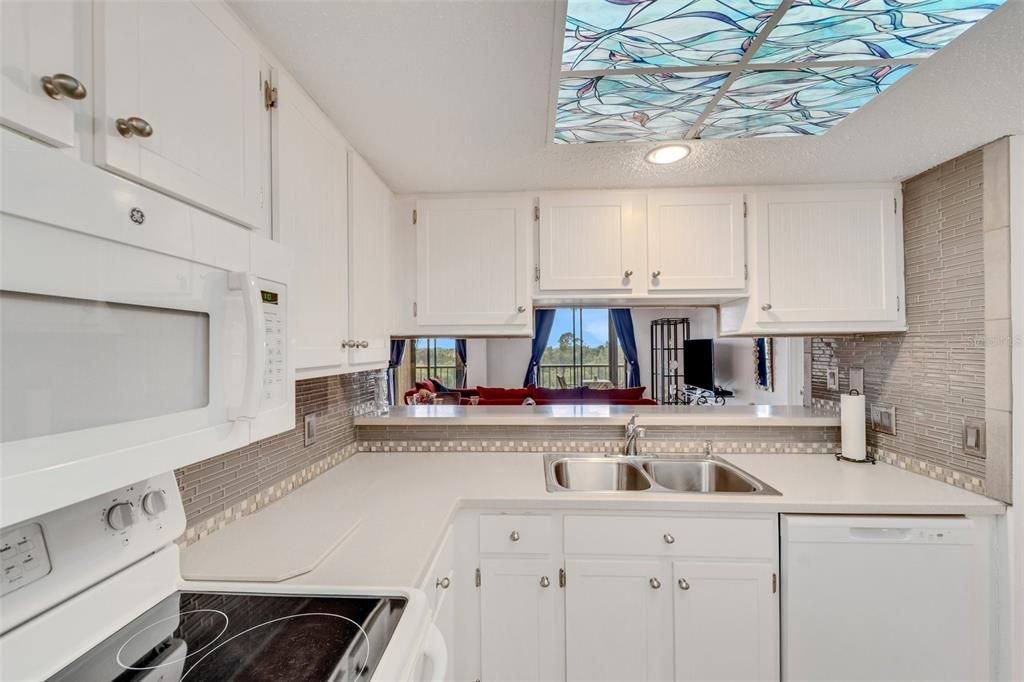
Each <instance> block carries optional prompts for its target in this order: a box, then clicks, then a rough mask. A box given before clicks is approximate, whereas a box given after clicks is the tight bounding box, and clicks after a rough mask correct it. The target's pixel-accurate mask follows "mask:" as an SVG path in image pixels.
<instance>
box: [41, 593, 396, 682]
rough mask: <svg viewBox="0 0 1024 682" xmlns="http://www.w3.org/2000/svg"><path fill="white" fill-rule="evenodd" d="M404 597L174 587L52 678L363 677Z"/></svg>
mask: <svg viewBox="0 0 1024 682" xmlns="http://www.w3.org/2000/svg"><path fill="white" fill-rule="evenodd" d="M404 608H405V599H401V598H390V597H383V598H381V597H350V596H319V595H277V594H235V593H223V592H178V593H175V594H172V595H171V596H169V597H167V598H166V599H164V600H163V601H162V602H160V603H159V604H157V605H156V606H154V607H153V608H151V609H150V610H149V611H147V612H146V613H144V614H142V615H141V616H139V617H138V618H136V619H135V620H133V621H132V622H131V623H129V624H128V625H126V626H124V627H123V628H121V629H120V630H118V631H117V632H116V633H114V634H113V635H111V636H110V637H108V638H107V639H106V640H104V641H103V642H101V643H100V644H98V645H97V646H96V647H94V648H93V649H92V650H91V651H89V652H88V653H86V654H85V655H84V656H82V657H81V658H79V659H78V660H76V661H75V662H74V663H72V664H71V665H69V666H67V667H66V668H64V669H63V670H61V671H60V672H59V673H57V675H55V676H54V677H53V678H51V679H52V680H66V681H69V682H70V681H71V680H74V681H75V682H109V681H111V680H117V681H118V682H129V681H133V682H142V681H143V680H145V682H155V681H156V680H161V681H163V682H175V681H177V680H196V681H197V682H198V681H202V682H215V681H218V680H246V681H247V682H249V681H251V682H260V681H267V682H269V681H270V680H274V681H275V682H276V681H279V680H295V681H296V682H298V681H300V680H310V681H312V680H316V681H317V682H321V681H327V680H331V681H335V680H344V681H350V680H368V679H370V677H371V676H372V675H373V671H374V669H375V668H376V667H377V664H378V662H379V661H380V657H381V655H382V654H383V652H384V648H385V647H386V646H387V644H388V641H389V640H390V639H391V635H392V634H393V633H394V631H395V627H397V625H398V619H399V618H400V617H401V615H402V610H403V609H404Z"/></svg>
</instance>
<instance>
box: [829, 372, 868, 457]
mask: <svg viewBox="0 0 1024 682" xmlns="http://www.w3.org/2000/svg"><path fill="white" fill-rule="evenodd" d="M850 395H860V391H858V390H857V389H855V388H851V389H850ZM836 461H837V462H851V463H853V464H878V458H876V457H875V456H874V455H873V454H872V453H870V452H868V453H867V456H865V457H864V459H850V458H849V457H843V453H841V452H837V453H836Z"/></svg>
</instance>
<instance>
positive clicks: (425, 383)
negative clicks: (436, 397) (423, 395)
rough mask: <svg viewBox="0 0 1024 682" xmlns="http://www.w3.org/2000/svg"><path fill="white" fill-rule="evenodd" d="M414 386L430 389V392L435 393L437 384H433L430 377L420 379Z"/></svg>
mask: <svg viewBox="0 0 1024 682" xmlns="http://www.w3.org/2000/svg"><path fill="white" fill-rule="evenodd" d="M416 388H422V389H425V390H427V391H430V392H431V393H437V386H435V385H434V382H433V381H431V380H430V379H421V380H420V381H417V382H416Z"/></svg>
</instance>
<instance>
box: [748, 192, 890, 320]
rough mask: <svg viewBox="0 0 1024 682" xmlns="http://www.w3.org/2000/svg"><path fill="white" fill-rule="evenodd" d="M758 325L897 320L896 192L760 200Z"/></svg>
mask: <svg viewBox="0 0 1024 682" xmlns="http://www.w3.org/2000/svg"><path fill="white" fill-rule="evenodd" d="M753 205H754V221H753V222H754V225H755V230H756V243H757V246H756V249H757V262H758V286H757V296H756V299H755V300H753V301H752V302H753V304H754V306H755V310H756V313H757V315H758V321H759V322H762V323H776V322H896V321H897V320H898V318H899V317H900V312H901V309H902V301H901V297H902V293H903V277H902V272H903V252H902V248H901V234H900V226H901V222H902V221H900V220H899V219H898V218H899V216H898V210H899V207H898V199H897V195H896V193H895V192H894V191H893V190H891V189H862V190H857V189H841V190H828V191H794V192H790V191H782V192H764V193H759V194H755V195H754V201H753Z"/></svg>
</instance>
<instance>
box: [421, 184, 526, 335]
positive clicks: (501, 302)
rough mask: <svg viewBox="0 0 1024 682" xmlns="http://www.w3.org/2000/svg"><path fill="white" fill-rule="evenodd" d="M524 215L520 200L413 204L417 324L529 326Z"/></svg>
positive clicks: (503, 199) (520, 198)
mask: <svg viewBox="0 0 1024 682" xmlns="http://www.w3.org/2000/svg"><path fill="white" fill-rule="evenodd" d="M532 208H533V207H532V206H531V204H530V201H529V199H528V198H526V197H511V198H498V199H442V200H429V201H417V202H416V309H417V311H416V321H417V323H418V324H421V325H430V324H437V325H494V326H509V325H517V324H521V325H523V326H529V325H530V324H532V322H531V318H532V314H531V310H530V292H529V287H528V284H527V278H528V275H529V274H530V273H529V262H528V255H529V241H528V240H529V230H530V213H531V212H532Z"/></svg>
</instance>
